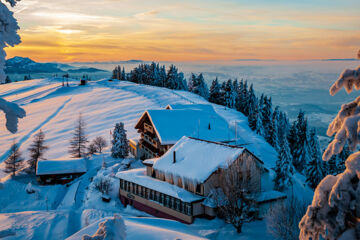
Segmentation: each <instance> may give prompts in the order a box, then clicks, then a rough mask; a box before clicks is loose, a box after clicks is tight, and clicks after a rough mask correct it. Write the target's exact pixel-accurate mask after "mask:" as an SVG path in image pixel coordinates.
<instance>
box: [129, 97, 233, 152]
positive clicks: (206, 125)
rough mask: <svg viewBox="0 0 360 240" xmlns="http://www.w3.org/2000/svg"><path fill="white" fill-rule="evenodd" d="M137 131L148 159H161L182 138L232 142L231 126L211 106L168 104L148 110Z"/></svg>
mask: <svg viewBox="0 0 360 240" xmlns="http://www.w3.org/2000/svg"><path fill="white" fill-rule="evenodd" d="M135 128H136V129H137V130H138V132H139V133H141V139H140V141H139V146H140V148H141V149H142V150H143V151H142V152H143V156H137V158H141V157H143V158H144V159H148V158H154V157H160V156H162V155H163V154H164V153H165V152H166V151H167V150H168V149H169V148H170V147H171V146H173V145H174V144H175V143H176V142H177V141H178V140H179V139H180V138H181V137H183V136H191V137H196V138H201V139H206V140H210V141H217V142H224V141H229V140H230V138H229V136H230V130H229V126H228V123H227V122H226V121H225V119H224V118H222V117H221V116H219V115H218V114H217V113H216V112H215V110H214V108H213V107H212V106H211V105H206V104H203V105H202V104H189V105H171V106H170V105H168V106H167V108H166V109H158V110H147V111H145V112H144V113H143V114H142V116H141V117H140V119H139V120H138V122H137V124H136V125H135Z"/></svg>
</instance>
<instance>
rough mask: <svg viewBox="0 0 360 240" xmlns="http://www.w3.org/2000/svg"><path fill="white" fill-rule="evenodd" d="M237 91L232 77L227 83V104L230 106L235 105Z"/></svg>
mask: <svg viewBox="0 0 360 240" xmlns="http://www.w3.org/2000/svg"><path fill="white" fill-rule="evenodd" d="M235 100H236V93H235V90H234V85H233V82H232V80H231V79H229V80H228V81H227V82H226V85H225V106H226V107H228V108H234V107H235Z"/></svg>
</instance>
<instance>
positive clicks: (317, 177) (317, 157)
mask: <svg viewBox="0 0 360 240" xmlns="http://www.w3.org/2000/svg"><path fill="white" fill-rule="evenodd" d="M309 146H310V162H309V163H308V164H307V165H306V168H305V173H306V182H307V183H308V184H309V185H310V187H312V188H315V187H316V186H317V185H318V184H319V182H320V181H321V180H322V179H323V178H324V176H325V174H324V169H323V163H322V160H321V150H320V144H319V139H318V137H317V134H316V129H315V128H312V129H311V130H310V134H309Z"/></svg>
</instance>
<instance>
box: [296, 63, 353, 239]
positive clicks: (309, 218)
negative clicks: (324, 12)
mask: <svg viewBox="0 0 360 240" xmlns="http://www.w3.org/2000/svg"><path fill="white" fill-rule="evenodd" d="M359 75H360V67H359V68H357V69H356V70H345V71H344V72H343V73H342V74H341V75H340V78H339V79H338V80H337V81H336V82H335V83H334V84H333V85H332V86H331V88H330V94H331V95H334V94H336V93H337V92H338V91H339V90H340V89H341V88H342V87H344V88H345V89H346V91H347V92H348V93H350V92H351V91H352V90H353V87H354V86H355V89H357V90H358V89H360V78H359ZM335 133H336V135H335V138H334V140H333V141H332V142H331V143H330V144H329V146H328V147H327V149H326V150H325V152H324V155H323V160H324V161H328V160H329V159H330V158H331V157H332V156H333V155H336V154H339V153H340V152H341V151H342V150H343V147H344V145H345V143H346V142H348V143H349V147H350V149H351V150H353V151H354V150H356V147H357V145H358V144H360V97H358V98H356V99H355V100H354V101H353V102H350V103H347V104H344V105H342V106H341V109H340V111H339V113H338V114H337V116H336V117H335V119H334V120H333V121H332V123H331V124H330V125H329V128H328V130H327V134H328V135H329V136H332V135H334V134H335ZM345 167H346V169H345V171H344V172H343V173H341V174H338V175H336V176H332V175H328V176H326V177H325V178H324V179H323V180H322V181H321V182H320V183H319V185H318V186H317V187H316V189H315V193H314V198H313V201H312V204H311V205H310V206H309V207H308V209H307V212H306V214H305V215H304V217H303V218H302V220H301V222H300V223H299V228H300V239H301V240H305V239H306V240H307V239H310V238H311V239H313V240H318V239H320V236H322V237H323V238H324V239H329V240H333V239H334V240H335V239H347V240H353V239H354V240H355V239H360V152H356V153H354V154H352V155H350V156H349V157H348V159H347V160H346V162H345Z"/></svg>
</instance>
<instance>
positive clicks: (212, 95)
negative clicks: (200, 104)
mask: <svg viewBox="0 0 360 240" xmlns="http://www.w3.org/2000/svg"><path fill="white" fill-rule="evenodd" d="M209 102H211V103H216V104H220V103H221V102H220V85H219V81H218V78H216V79H215V80H213V81H212V83H211V87H210V92H209Z"/></svg>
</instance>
